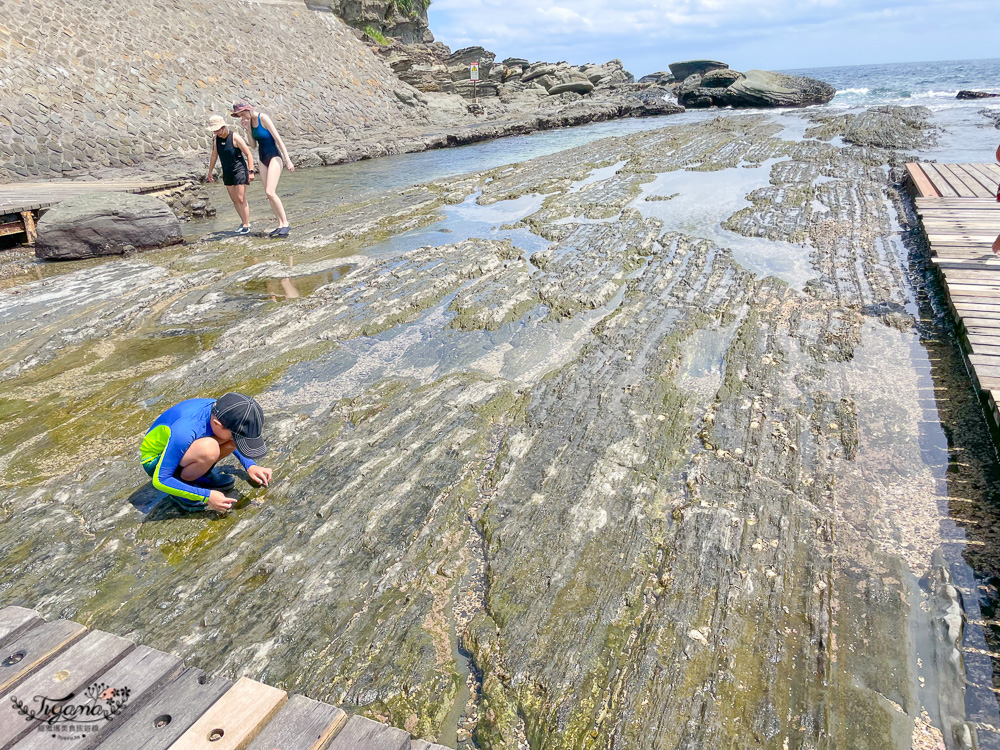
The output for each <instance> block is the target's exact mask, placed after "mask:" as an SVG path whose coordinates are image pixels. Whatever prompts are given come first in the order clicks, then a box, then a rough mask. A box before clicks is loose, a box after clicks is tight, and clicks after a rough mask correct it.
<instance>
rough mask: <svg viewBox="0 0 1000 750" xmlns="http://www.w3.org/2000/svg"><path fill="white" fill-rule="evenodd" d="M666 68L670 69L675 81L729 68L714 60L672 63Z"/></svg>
mask: <svg viewBox="0 0 1000 750" xmlns="http://www.w3.org/2000/svg"><path fill="white" fill-rule="evenodd" d="M667 67H669V68H670V72H671V74H673V76H674V78H675V79H676V80H678V81H683V80H684V79H685V78H687V77H688V76H692V75H705V73H707V72H709V71H710V70H721V69H724V68H728V67H729V66H728V65H727V64H726V63H724V62H718V61H716V60H687V61H685V62H672V63H670V65H668V66H667Z"/></svg>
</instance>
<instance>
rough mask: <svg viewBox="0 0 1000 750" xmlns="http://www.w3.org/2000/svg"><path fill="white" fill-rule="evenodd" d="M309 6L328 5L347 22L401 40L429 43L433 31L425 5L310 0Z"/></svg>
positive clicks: (370, 0)
mask: <svg viewBox="0 0 1000 750" xmlns="http://www.w3.org/2000/svg"><path fill="white" fill-rule="evenodd" d="M309 5H310V7H317V6H319V7H329V8H330V10H331V11H332V12H333V13H334V14H336V15H337V16H339V17H340V19H341V20H342V21H344V23H346V24H347V25H348V26H353V27H354V28H355V29H359V30H361V31H367V30H368V29H374V30H375V31H377V32H379V33H380V34H384V35H385V36H387V37H391V38H393V39H399V40H400V41H401V42H402V43H403V44H429V43H430V42H433V41H434V35H433V34H432V33H431V30H430V28H428V21H427V5H429V3H427V4H425V3H424V2H421V0H410V2H409V3H406V4H404V3H400V2H393V0H309Z"/></svg>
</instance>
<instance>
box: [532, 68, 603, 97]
mask: <svg viewBox="0 0 1000 750" xmlns="http://www.w3.org/2000/svg"><path fill="white" fill-rule="evenodd" d="M553 77H554V78H555V83H553V84H552V85H551V86H547V87H546V88H548V90H549V94H550V95H551V96H556V95H558V94H562V93H564V92H566V91H572V92H573V93H574V94H589V93H590V92H591V91H593V90H594V84H593V83H591V81H590V79H589V78H587V76H586V75H585V74H584V73H581V72H580V71H579V70H577V69H575V68H569V69H567V70H560V71H558V72H557V73H556V74H555V75H554V76H553ZM543 79H544V77H543V78H542V79H539V80H543Z"/></svg>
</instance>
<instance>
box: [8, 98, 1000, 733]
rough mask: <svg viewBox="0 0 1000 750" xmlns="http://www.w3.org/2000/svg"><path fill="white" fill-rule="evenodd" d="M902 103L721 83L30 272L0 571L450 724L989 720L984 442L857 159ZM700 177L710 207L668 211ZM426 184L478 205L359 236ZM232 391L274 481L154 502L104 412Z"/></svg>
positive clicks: (109, 616)
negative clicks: (727, 93)
mask: <svg viewBox="0 0 1000 750" xmlns="http://www.w3.org/2000/svg"><path fill="white" fill-rule="evenodd" d="M912 114H913V113H908V112H905V111H895V110H892V111H885V112H881V113H876V114H875V116H874V119H873V120H871V121H870V122H869V121H868V120H863V121H859V122H853V121H847V120H840V119H837V120H826V119H822V118H821V117H820V116H812V115H811V116H810V117H811V120H810V121H809V122H808V125H809V127H810V128H812V129H813V131H812V134H811V135H807V137H806V138H805V139H803V140H799V141H793V140H786V139H784V138H783V137H782V132H783V130H784V128H783V126H782V125H781V124H780V123H778V122H776V121H775V120H774V119H772V118H770V117H769V116H767V115H764V114H755V115H738V114H728V115H725V116H723V117H719V118H717V119H714V120H710V121H708V122H703V123H700V124H694V125H679V126H675V127H667V128H663V129H661V130H656V131H650V132H646V133H642V134H636V135H632V136H626V137H620V138H612V139H605V140H602V141H597V142H594V143H591V144H589V145H586V146H583V147H579V148H576V149H572V150H570V151H566V152H562V153H559V154H554V155H552V156H547V157H542V158H539V159H535V160H533V161H531V162H527V163H525V164H520V165H513V166H506V167H500V168H497V169H493V170H489V171H487V172H484V173H479V174H472V175H464V176H460V177H455V178H450V179H445V180H439V181H436V182H433V183H429V184H427V185H422V186H416V187H413V188H407V189H406V190H402V191H393V192H389V193H385V194H381V195H378V196H376V197H375V198H373V199H366V200H363V201H359V202H357V203H345V204H341V205H321V204H319V205H315V206H314V207H313V208H312V209H311V213H310V214H309V215H308V216H302V217H299V218H300V220H298V221H297V222H296V233H295V239H294V244H292V245H290V246H288V245H286V246H284V247H283V248H282V249H280V250H276V249H275V246H274V245H271V244H268V243H267V241H266V240H258V239H256V238H226V239H206V240H205V241H203V242H201V243H198V244H196V245H193V246H191V247H187V248H185V249H184V250H176V249H173V250H170V249H168V250H161V251H153V252H150V253H146V254H144V255H143V256H141V257H140V258H128V259H115V260H107V261H102V260H92V261H85V262H83V264H82V265H81V266H80V267H75V266H67V265H61V266H59V267H58V268H59V269H60V270H59V272H53V271H48V273H49V274H50V275H48V276H47V277H45V278H42V279H38V280H29V279H30V277H29V278H24V279H22V280H21V282H20V283H17V284H16V285H14V286H11V287H9V288H8V289H7V290H6V291H4V292H3V293H2V296H0V424H2V426H3V429H2V430H0V471H2V486H0V560H2V565H0V604H20V605H23V606H33V607H37V608H39V609H40V610H42V611H43V613H44V614H45V615H46V616H48V617H58V616H63V617H72V618H75V619H78V620H80V621H82V622H85V623H88V624H91V625H94V626H99V627H101V628H103V629H105V630H111V631H116V632H120V633H122V634H127V635H128V636H129V637H132V638H134V639H137V640H139V641H142V642H144V643H149V644H151V645H154V646H156V647H158V648H161V649H165V650H169V651H173V652H176V653H178V654H179V655H181V656H183V657H184V658H185V659H187V660H189V661H191V662H194V663H196V664H198V665H199V666H201V667H202V668H205V669H208V670H221V671H224V672H226V673H229V674H236V673H246V674H250V675H251V676H254V677H256V678H258V679H262V680H265V681H268V682H271V683H275V684H279V685H281V686H282V687H285V688H287V689H291V690H296V691H301V692H304V693H306V694H307V695H309V696H310V697H313V698H317V699H324V700H328V701H331V702H335V703H339V704H342V705H344V706H345V707H346V708H348V709H350V710H355V711H360V712H363V713H365V714H366V715H369V716H371V717H373V718H378V719H382V720H386V721H389V722H392V723H394V724H396V725H398V726H401V727H404V728H406V729H408V730H409V731H411V732H413V733H414V734H417V735H418V736H423V737H427V738H439V739H443V740H444V741H446V742H448V743H458V744H459V745H460V746H462V747H471V746H472V744H471V743H475V744H476V745H477V746H479V747H483V748H510V747H527V746H531V747H536V748H584V747H633V748H678V749H679V748H703V747H739V748H756V747H759V748H785V747H787V748H802V749H805V748H872V749H873V750H874V749H875V748H878V749H879V750H883V749H884V748H900V750H906V749H908V748H923V747H941V746H944V747H948V748H953V747H962V745H961V744H959V743H960V742H963V741H965V739H963V738H966V737H967V738H971V740H970V741H975V742H978V746H979V747H981V748H991V747H998V746H1000V743H998V741H997V740H998V739H1000V718H998V712H997V704H996V697H995V694H994V692H993V691H994V689H995V688H1000V682H998V681H997V680H996V679H995V678H994V676H993V660H994V658H995V654H996V653H997V652H1000V643H998V642H997V641H998V640H1000V638H998V636H997V635H996V632H995V628H994V627H993V626H992V625H991V624H990V623H991V622H994V619H993V618H995V612H996V608H997V606H1000V604H998V603H1000V592H998V590H997V587H996V584H997V582H998V581H1000V561H998V560H997V557H996V552H995V550H996V543H997V540H996V539H995V534H994V529H997V528H1000V524H998V520H1000V519H998V517H997V511H996V507H997V501H998V499H1000V498H997V497H996V489H995V485H994V484H993V483H992V481H991V479H992V477H994V476H996V475H997V474H998V468H1000V467H998V464H997V460H996V456H995V453H994V452H993V448H992V442H991V440H990V436H989V433H988V431H987V430H986V427H985V423H984V422H983V419H982V412H981V409H980V408H979V405H978V403H976V401H975V397H974V395H973V393H972V391H971V389H970V388H969V384H968V376H967V375H966V374H965V371H964V365H963V363H962V360H961V356H960V354H959V352H958V351H957V349H956V348H955V347H954V346H953V345H952V343H951V341H952V339H951V333H950V332H949V331H948V329H947V327H946V324H945V323H944V322H943V321H944V319H945V318H944V315H943V314H942V310H944V309H945V308H944V307H943V306H942V300H941V299H940V297H939V296H938V292H937V291H936V289H935V288H934V286H933V282H932V281H931V279H932V277H931V276H930V275H929V273H928V272H927V268H928V267H929V265H930V264H929V263H927V262H926V259H925V258H924V256H923V255H922V252H923V251H922V248H921V247H920V246H919V245H917V244H913V235H911V233H910V232H908V231H905V230H908V229H909V228H910V222H912V221H913V216H912V214H911V213H910V209H909V208H908V206H907V204H906V203H905V202H904V201H903V200H902V198H901V194H900V193H899V192H898V190H897V186H896V185H895V183H894V182H893V181H892V180H891V177H890V176H888V174H889V171H888V170H887V169H886V166H887V165H889V166H890V167H894V166H898V165H899V164H901V163H903V162H904V161H906V160H907V159H908V158H909V155H908V154H907V153H906V152H905V149H907V148H916V147H918V146H922V145H926V144H927V143H929V142H930V139H931V138H932V137H933V134H932V133H930V132H928V131H927V130H926V128H922V127H921V125H920V122H921V121H920V119H919V118H915V117H912V116H911V115H912ZM852 122H853V125H854V126H855V127H856V128H857V129H858V132H865V133H868V132H871V133H877V134H879V135H878V137H875V136H871V137H868V138H867V140H865V142H864V143H863V144H860V145H855V144H846V145H840V144H837V143H835V142H834V141H833V140H831V139H833V138H834V137H835V136H836V135H841V134H842V133H843V132H846V130H845V129H846V128H848V127H849V126H851V125H852ZM886 134H889V135H886ZM921 137H922V138H923V140H922V141H921V140H920V139H921ZM858 140H859V141H861V140H862V139H861V138H860V137H859V139H858ZM890 142H891V143H893V144H905V145H893V146H891V147H890V146H887V145H884V144H888V143H890ZM715 174H718V175H720V176H722V177H723V178H728V181H729V183H730V184H732V185H740V186H748V189H745V190H743V192H742V193H741V194H740V195H739V196H737V199H736V200H735V201H734V202H733V204H732V205H734V206H737V208H734V209H733V210H732V211H729V210H727V211H725V212H724V215H723V216H722V219H724V221H725V228H724V229H723V228H721V227H717V226H711V227H709V226H704V225H698V224H697V223H692V222H691V221H690V219H689V213H690V206H691V205H692V204H691V203H689V202H688V203H686V202H685V201H686V200H688V199H689V198H688V197H689V196H690V195H691V194H692V193H694V192H695V191H696V190H697V189H698V187H697V186H698V185H701V184H707V183H703V182H701V181H702V180H703V179H707V178H710V177H711V176H712V175H715ZM712 184H714V183H712ZM744 193H745V194H744ZM470 196H472V198H471V199H470ZM657 198H659V199H658V200H657ZM714 198H715V200H716V201H718V200H721V199H722V198H723V196H720V195H715V196H714ZM726 205H728V204H726ZM456 207H462V209H463V210H468V211H483V212H491V213H490V214H489V215H490V216H497V217H503V218H502V219H499V220H496V222H495V224H496V226H495V227H494V228H493V229H492V230H489V231H484V232H482V233H480V236H470V237H467V238H461V239H456V240H455V241H450V240H449V235H448V234H439V235H438V240H437V241H436V242H431V243H428V244H427V245H426V246H424V247H419V248H417V249H413V250H408V251H404V252H397V253H388V252H386V251H385V249H384V248H382V249H381V250H380V245H378V244H377V243H378V240H379V239H380V238H384V237H390V236H393V235H397V234H399V233H401V232H407V231H409V232H412V231H419V230H420V228H422V227H430V226H433V224H434V222H437V221H444V222H447V221H448V218H447V217H448V216H449V215H450V214H449V212H450V211H454V210H456ZM515 207H516V210H515ZM765 246H768V247H770V246H776V247H779V248H782V249H783V251H784V252H786V253H788V254H789V255H791V254H793V253H798V254H799V255H801V257H802V258H803V259H804V263H805V264H806V265H807V267H808V271H809V273H808V278H807V280H806V281H805V282H803V283H800V279H799V278H798V277H797V276H794V275H792V274H791V273H790V271H789V270H788V267H787V266H785V265H782V264H780V263H776V264H775V265H774V266H773V267H772V268H770V269H769V271H768V272H766V273H760V272H754V271H751V270H750V269H749V268H748V266H747V263H748V262H749V261H750V260H752V259H753V256H754V255H759V251H760V250H761V249H762V248H763V247H765ZM29 273H30V271H29ZM229 389H238V390H243V391H246V392H250V393H253V394H255V395H257V397H258V398H259V400H260V401H261V403H262V405H263V406H264V408H265V412H266V413H267V419H268V438H269V443H270V445H271V446H272V455H271V456H270V457H269V458H268V462H269V463H270V465H272V466H273V467H275V469H276V472H275V481H274V483H273V485H272V487H271V488H270V489H268V490H266V491H264V490H260V489H253V488H251V487H250V485H249V484H247V483H246V482H245V481H243V480H244V479H245V478H244V477H243V476H242V472H241V471H240V470H238V469H237V468H236V466H235V465H233V466H231V467H227V470H229V471H233V472H235V473H236V474H237V475H238V477H239V478H240V481H239V482H238V484H237V492H238V494H239V496H240V501H239V503H238V504H237V509H236V510H235V511H234V512H232V513H230V514H228V515H226V516H219V517H216V516H214V515H213V514H204V515H195V516H184V515H181V514H180V513H178V512H177V511H176V510H175V509H173V508H172V507H171V506H170V504H169V503H168V502H165V501H164V499H163V498H162V497H160V496H158V495H157V493H155V492H154V491H152V489H151V488H150V487H149V485H148V483H146V482H145V475H144V474H143V472H142V471H141V469H140V468H139V466H138V463H137V454H138V450H137V446H138V442H139V440H140V438H141V435H142V433H143V431H144V430H145V428H146V427H147V426H148V424H149V423H150V422H151V421H152V420H153V419H154V418H155V417H156V416H157V414H159V412H160V411H161V410H162V409H164V408H166V407H167V406H169V405H170V404H172V403H173V402H174V401H176V400H179V399H181V398H184V397H187V396H190V395H194V394H208V395H210V394H214V393H221V392H223V391H225V390H229ZM54 569H57V570H58V574H57V575H53V570H54ZM963 617H964V618H965V623H966V624H965V626H964V628H963V627H959V624H960V622H961V621H962V618H963ZM956 655H957V656H956ZM941 743H943V744H941Z"/></svg>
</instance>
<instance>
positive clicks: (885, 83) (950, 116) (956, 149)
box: [784, 59, 1000, 163]
mask: <svg viewBox="0 0 1000 750" xmlns="http://www.w3.org/2000/svg"><path fill="white" fill-rule="evenodd" d="M784 72H786V73H792V74H796V75H805V76H810V77H812V78H818V79H819V80H821V81H826V82H827V83H830V84H832V85H833V86H834V87H836V89H837V95H836V96H835V97H834V98H833V101H832V102H830V104H828V105H826V108H828V109H831V110H845V111H857V110H858V109H860V108H863V107H871V106H877V105H882V104H898V105H900V106H904V107H907V106H922V107H927V108H928V109H930V110H931V112H932V113H933V121H934V123H935V124H936V125H938V126H939V127H941V128H944V132H943V133H941V134H940V136H939V139H938V145H937V146H936V147H934V148H933V149H931V150H929V151H927V152H923V153H922V154H920V156H921V157H922V158H925V159H932V160H935V161H941V162H952V163H968V162H979V163H982V162H992V161H993V160H994V158H995V155H996V149H997V144H998V143H1000V130H997V129H996V128H995V126H994V121H993V120H991V119H989V118H988V117H986V116H985V115H983V114H982V112H983V111H984V110H985V111H988V112H993V113H996V114H998V115H1000V98H996V99H976V100H960V99H956V98H955V96H956V95H957V94H958V92H959V91H961V90H963V89H968V90H972V91H985V92H989V93H994V94H1000V59H990V60H945V61H937V62H912V63H887V64H883V65H846V66H842V67H836V68H806V69H800V70H787V71H784Z"/></svg>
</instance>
